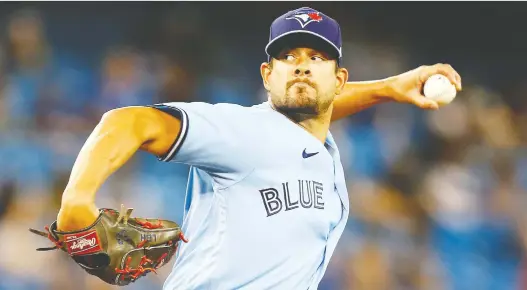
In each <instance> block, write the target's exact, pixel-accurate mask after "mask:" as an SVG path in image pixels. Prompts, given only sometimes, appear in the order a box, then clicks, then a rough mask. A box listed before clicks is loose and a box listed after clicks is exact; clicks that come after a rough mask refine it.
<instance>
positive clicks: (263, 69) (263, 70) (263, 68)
mask: <svg viewBox="0 0 527 290" xmlns="http://www.w3.org/2000/svg"><path fill="white" fill-rule="evenodd" d="M271 71H272V68H271V64H270V63H268V62H264V63H262V65H260V74H261V75H262V81H263V85H264V87H265V89H266V90H267V91H269V90H270V88H269V76H270V75H271Z"/></svg>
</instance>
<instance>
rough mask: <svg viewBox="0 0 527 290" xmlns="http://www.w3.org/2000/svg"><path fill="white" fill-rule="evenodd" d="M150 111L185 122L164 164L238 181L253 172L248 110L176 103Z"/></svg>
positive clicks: (239, 107) (215, 105) (163, 105)
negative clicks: (184, 166)
mask: <svg viewBox="0 0 527 290" xmlns="http://www.w3.org/2000/svg"><path fill="white" fill-rule="evenodd" d="M150 107H153V108H156V109H158V110H161V111H163V112H165V113H167V114H170V115H172V116H174V117H175V118H178V119H179V120H180V121H181V130H180V133H179V135H178V136H177V137H176V140H174V142H173V144H172V146H171V148H170V149H169V150H168V152H167V153H166V154H165V155H164V156H158V158H159V160H161V161H164V162H170V161H172V162H178V163H184V164H187V165H191V166H195V167H197V168H199V169H202V170H204V171H206V172H208V173H209V174H211V175H212V176H213V177H214V176H216V177H218V176H222V177H225V178H227V179H233V180H235V179H237V178H239V176H241V175H243V174H244V173H246V172H247V171H250V170H251V166H250V161H249V158H248V157H249V156H247V154H248V152H249V150H248V147H250V144H248V143H249V142H250V137H249V135H250V128H251V124H250V120H249V119H248V118H247V114H246V110H248V108H245V107H241V106H238V105H234V104H209V103H202V102H190V103H186V102H174V103H163V104H156V105H152V106H150Z"/></svg>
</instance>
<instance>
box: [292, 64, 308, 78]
mask: <svg viewBox="0 0 527 290" xmlns="http://www.w3.org/2000/svg"><path fill="white" fill-rule="evenodd" d="M310 75H311V71H310V70H309V69H308V68H306V67H303V66H299V67H297V68H296V69H295V76H310Z"/></svg>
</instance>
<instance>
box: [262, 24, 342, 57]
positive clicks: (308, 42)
mask: <svg viewBox="0 0 527 290" xmlns="http://www.w3.org/2000/svg"><path fill="white" fill-rule="evenodd" d="M299 46H307V47H312V48H314V49H317V50H322V51H325V52H327V53H329V54H330V55H332V56H334V57H335V58H336V59H337V60H338V59H340V58H341V57H342V51H341V50H340V48H338V47H337V46H335V44H333V43H332V42H331V41H329V39H327V38H325V37H324V36H322V35H320V34H318V33H315V32H312V31H307V30H293V31H289V32H287V33H284V34H282V35H280V36H278V37H276V38H275V39H273V40H272V41H270V42H269V43H268V44H267V46H266V47H265V53H267V55H268V56H272V57H275V56H276V55H277V54H278V53H280V51H282V49H284V48H286V47H299Z"/></svg>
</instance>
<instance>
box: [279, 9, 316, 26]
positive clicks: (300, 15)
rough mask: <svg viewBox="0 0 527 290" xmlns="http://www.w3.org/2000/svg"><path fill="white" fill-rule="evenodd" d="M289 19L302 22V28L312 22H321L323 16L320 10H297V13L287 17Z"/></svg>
mask: <svg viewBox="0 0 527 290" xmlns="http://www.w3.org/2000/svg"><path fill="white" fill-rule="evenodd" d="M286 19H287V20H292V19H294V20H296V21H298V23H300V26H302V28H304V27H306V25H308V24H309V23H311V22H314V21H315V22H320V21H322V16H320V13H319V12H316V11H313V12H300V11H299V12H297V13H296V14H295V15H293V16H291V17H287V18H286Z"/></svg>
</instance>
